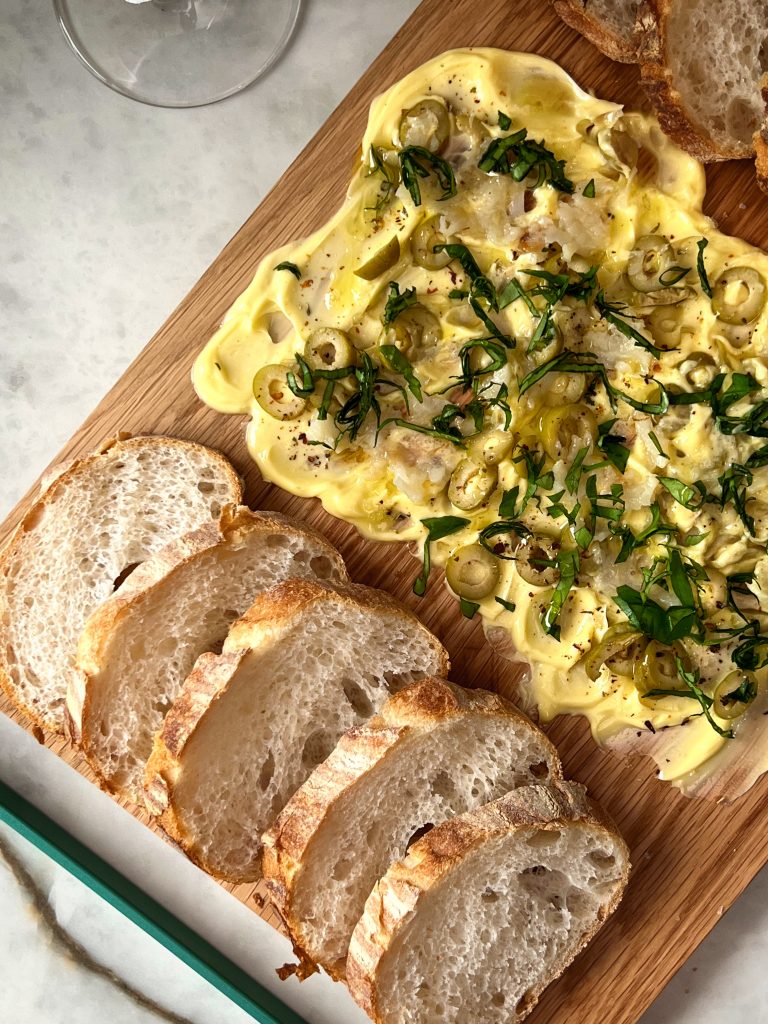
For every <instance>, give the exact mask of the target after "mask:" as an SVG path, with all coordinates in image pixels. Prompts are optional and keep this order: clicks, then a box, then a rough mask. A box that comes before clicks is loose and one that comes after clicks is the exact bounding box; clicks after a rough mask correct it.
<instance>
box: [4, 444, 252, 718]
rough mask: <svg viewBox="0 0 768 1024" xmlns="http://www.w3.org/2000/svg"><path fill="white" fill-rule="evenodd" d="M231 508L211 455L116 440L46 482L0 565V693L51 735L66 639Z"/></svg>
mask: <svg viewBox="0 0 768 1024" xmlns="http://www.w3.org/2000/svg"><path fill="white" fill-rule="evenodd" d="M241 497H242V489H241V486H240V480H239V479H238V477H237V475H236V473H235V471H234V470H233V469H232V467H231V466H230V464H229V463H228V462H227V460H226V459H225V458H224V457H223V456H221V455H219V453H218V452H214V451H212V450H211V449H210V448H204V447H203V446H202V445H199V444H192V443H190V442H189V441H179V440H176V439H175V438H169V437H133V438H131V437H129V436H128V435H122V436H121V437H120V438H119V439H117V438H112V439H110V440H109V441H106V442H105V443H104V444H102V445H101V447H100V448H99V450H98V451H96V452H93V453H92V454H90V455H86V456H84V457H83V458H80V459H77V460H76V461H75V462H73V463H72V464H71V465H69V466H68V467H66V468H64V469H61V470H59V471H58V473H57V474H56V475H52V476H49V478H48V480H47V482H46V485H45V489H44V490H43V491H42V493H41V494H40V496H39V497H38V499H37V500H36V501H35V502H34V504H33V505H32V507H31V508H30V509H29V511H28V512H27V514H26V515H25V516H24V518H23V519H22V521H21V524H20V525H19V527H18V529H17V530H16V532H15V533H14V534H13V536H12V537H11V539H10V541H9V543H8V545H7V546H6V547H5V549H4V550H3V552H2V554H1V555H0V682H2V685H3V688H4V689H5V690H6V691H7V693H8V696H9V697H10V698H11V700H12V701H13V702H14V704H16V705H17V706H18V707H19V708H21V709H22V710H23V711H25V712H26V714H27V715H28V716H29V717H30V718H31V719H32V720H33V721H34V722H35V723H36V724H37V725H38V726H41V727H42V728H44V729H46V730H48V731H50V732H54V733H56V732H62V731H63V728H64V698H65V695H66V692H67V685H68V682H69V679H70V675H71V672H72V670H73V664H74V657H75V649H76V647H77V639H78V637H79V635H80V631H81V630H82V628H83V624H84V622H85V620H86V618H87V617H88V616H89V615H90V613H91V612H92V611H93V610H94V608H96V607H97V605H99V604H101V602H102V601H103V600H104V599H105V598H107V597H108V596H109V595H110V594H111V593H112V592H113V590H114V589H115V587H116V586H117V585H118V584H119V583H120V582H121V581H122V579H123V578H124V577H125V576H127V575H128V573H129V572H130V571H131V569H132V568H133V567H134V566H135V565H136V564H138V563H140V562H143V561H144V560H145V559H146V558H148V557H149V556H150V555H152V554H154V553H155V552H156V551H158V550H159V549H160V548H161V547H163V546H164V545H165V544H167V543H168V542H169V541H171V540H173V539H174V538H175V537H178V536H179V535H180V534H182V533H186V532H187V531H188V530H191V529H194V528H195V527H199V526H202V525H203V524H204V523H208V522H210V521H211V520H212V519H218V517H219V513H220V512H221V509H222V506H223V505H225V504H226V503H227V502H238V501H240V500H241Z"/></svg>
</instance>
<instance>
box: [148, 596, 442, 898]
mask: <svg viewBox="0 0 768 1024" xmlns="http://www.w3.org/2000/svg"><path fill="white" fill-rule="evenodd" d="M447 669H448V656H447V654H446V652H445V650H444V649H443V647H442V645H441V644H440V643H439V641H438V640H437V639H436V638H435V637H434V636H432V634H431V633H430V632H429V631H428V630H427V629H426V628H425V627H424V626H422V625H421V623H420V622H419V620H418V619H417V618H416V616H415V615H413V613H412V612H410V611H408V610H407V609H406V608H404V607H403V606H401V605H400V604H398V603H397V602H396V601H395V600H394V599H393V598H391V597H389V596H388V595H387V594H384V593H382V592H381V591H378V590H371V589H370V588H369V587H361V586H355V585H349V586H346V587H329V586H322V585H321V584H318V583H309V582H306V581H298V580H292V581H289V582H287V583H283V584H281V585H280V586H278V587H275V588H274V589H273V590H272V591H270V592H268V593H265V594H262V595H260V596H259V598H258V599H257V600H256V602H255V603H254V605H253V607H252V608H250V609H249V611H248V612H247V613H246V615H245V616H244V617H243V618H242V619H241V620H240V621H239V622H237V623H236V624H235V625H234V626H233V628H232V630H231V632H230V634H229V636H228V637H227V640H226V642H225V644H224V651H223V653H222V654H221V656H219V657H207V658H201V659H200V661H199V662H198V664H197V665H196V667H195V670H194V671H193V672H192V674H191V676H190V677H189V679H188V680H187V682H186V684H185V686H184V690H183V692H182V694H181V696H180V697H179V699H178V700H177V701H176V703H175V705H174V706H173V708H172V709H171V711H170V712H169V714H168V717H167V718H166V720H165V725H164V726H163V730H162V732H161V734H160V735H159V736H158V737H157V738H156V740H155V747H154V751H153V754H152V757H151V759H150V762H149V764H148V766H147V789H148V799H147V805H148V806H149V808H150V810H152V811H154V812H155V813H160V814H161V815H162V816H161V819H160V820H161V824H162V825H163V827H164V828H165V829H166V831H167V832H168V833H169V834H170V835H171V836H172V837H173V838H174V839H175V840H177V841H178V842H179V843H180V844H181V845H182V846H183V848H184V849H185V850H186V851H187V853H188V854H189V855H190V857H191V858H192V859H193V860H195V861H196V862H197V863H198V864H200V865H201V866H202V867H203V868H205V870H207V871H209V872H210V873H211V874H214V875H217V876H218V877H220V878H228V879H231V880H233V881H252V880H254V879H256V878H258V877H260V875H261V834H262V832H263V831H264V830H265V829H266V828H267V827H268V826H269V825H271V824H272V822H273V821H274V819H275V817H276V815H277V814H278V813H279V812H280V811H281V810H282V808H283V807H284V805H285V803H286V802H287V800H288V799H289V797H291V796H292V795H293V793H295V792H296V790H297V789H298V787H299V786H300V785H301V784H302V782H304V780H305V779H306V778H307V776H308V775H309V773H310V772H311V771H312V769H313V768H315V767H316V766H317V765H318V764H319V763H320V762H321V761H322V760H323V759H324V758H326V757H327V756H328V754H329V753H330V752H331V750H332V749H333V747H334V746H335V745H336V742H337V741H338V739H339V737H340V736H341V735H342V734H343V733H344V732H346V730H347V729H349V728H350V727H352V726H353V725H356V724H359V723H360V722H362V721H364V720H365V719H366V718H368V717H369V716H370V715H371V714H372V713H373V712H374V711H376V710H377V709H378V708H379V707H380V706H381V705H382V704H383V703H384V701H385V700H386V698H387V697H388V696H389V694H390V692H394V691H396V690H398V689H401V688H402V687H404V686H406V685H407V684H408V683H411V682H413V681H414V679H416V678H418V677H420V676H424V675H436V674H444V673H445V672H446V671H447Z"/></svg>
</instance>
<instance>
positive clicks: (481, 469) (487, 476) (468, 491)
mask: <svg viewBox="0 0 768 1024" xmlns="http://www.w3.org/2000/svg"><path fill="white" fill-rule="evenodd" d="M497 479H498V473H497V470H496V467H495V466H487V465H485V463H483V462H477V461H476V460H475V459H462V460H461V462H460V463H459V464H458V466H457V467H456V469H454V471H453V472H452V473H451V480H450V483H449V484H448V500H449V501H450V503H451V504H452V505H455V506H456V508H461V509H464V510H466V511H469V510H470V509H473V508H477V507H478V506H479V505H482V504H483V502H484V501H486V500H487V499H488V498H489V497H490V496H491V495H492V494H493V492H494V490H495V489H496V481H497Z"/></svg>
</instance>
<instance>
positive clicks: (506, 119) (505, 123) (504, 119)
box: [498, 110, 512, 132]
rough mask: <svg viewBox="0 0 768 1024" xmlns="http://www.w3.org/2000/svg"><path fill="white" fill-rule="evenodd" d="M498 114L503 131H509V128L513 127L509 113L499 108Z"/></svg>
mask: <svg viewBox="0 0 768 1024" xmlns="http://www.w3.org/2000/svg"><path fill="white" fill-rule="evenodd" d="M498 115H499V128H501V130H502V131H503V132H508V131H509V129H510V128H511V127H512V118H511V117H510V116H509V115H508V114H505V113H504V111H503V110H499V111H498Z"/></svg>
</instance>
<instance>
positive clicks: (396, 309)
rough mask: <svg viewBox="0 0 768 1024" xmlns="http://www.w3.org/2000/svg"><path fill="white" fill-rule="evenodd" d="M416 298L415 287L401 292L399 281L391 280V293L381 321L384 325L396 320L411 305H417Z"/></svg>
mask: <svg viewBox="0 0 768 1024" xmlns="http://www.w3.org/2000/svg"><path fill="white" fill-rule="evenodd" d="M418 301H419V300H418V299H417V298H416V289H415V288H406V289H405V291H404V292H403V293H402V294H401V293H400V285H399V284H398V283H397V281H390V282H389V295H388V296H387V303H386V305H385V306H384V313H383V314H382V317H381V322H382V323H383V324H384V326H385V327H386V326H388V325H389V324H391V323H392V321H393V320H396V319H397V318H398V317H399V316H400V314H401V313H404V312H405V311H406V309H409V308H410V307H411V306H415V305H417V303H418Z"/></svg>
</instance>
